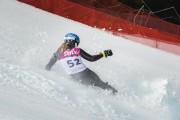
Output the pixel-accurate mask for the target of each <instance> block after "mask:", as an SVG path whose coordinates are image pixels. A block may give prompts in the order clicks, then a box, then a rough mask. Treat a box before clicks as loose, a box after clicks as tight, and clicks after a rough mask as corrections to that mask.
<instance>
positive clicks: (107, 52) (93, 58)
mask: <svg viewBox="0 0 180 120" xmlns="http://www.w3.org/2000/svg"><path fill="white" fill-rule="evenodd" d="M80 52H81V56H82V57H83V58H84V59H86V60H88V61H91V62H94V61H97V60H99V59H100V58H102V57H107V56H111V55H112V51H111V50H105V51H103V52H100V53H99V54H98V55H90V54H88V53H86V52H85V51H84V50H83V49H80Z"/></svg>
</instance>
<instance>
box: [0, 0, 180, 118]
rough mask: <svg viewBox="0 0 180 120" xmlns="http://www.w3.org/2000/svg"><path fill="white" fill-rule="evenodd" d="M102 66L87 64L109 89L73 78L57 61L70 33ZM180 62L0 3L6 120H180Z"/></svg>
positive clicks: (10, 0)
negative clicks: (102, 56) (54, 57)
mask: <svg viewBox="0 0 180 120" xmlns="http://www.w3.org/2000/svg"><path fill="white" fill-rule="evenodd" d="M69 32H74V33H76V34H78V35H79V36H80V39H81V43H80V45H79V47H81V48H82V49H84V50H85V51H87V52H88V53H90V54H96V53H99V52H100V51H102V50H105V49H112V51H113V53H114V55H113V56H112V57H108V58H107V59H101V60H99V61H97V62H93V63H92V62H88V61H86V60H83V62H84V63H85V64H86V66H87V67H89V68H90V69H92V70H93V71H95V72H96V73H97V74H98V75H99V76H100V77H101V78H102V80H103V81H105V82H109V84H110V85H112V86H113V87H115V88H117V89H118V91H119V94H118V95H116V96H114V95H112V94H111V92H109V91H104V90H101V89H99V88H96V87H86V86H83V85H81V84H79V83H76V82H74V81H73V80H71V79H70V78H69V77H68V76H67V75H66V74H65V72H64V70H63V69H62V67H61V66H60V62H57V63H56V64H55V65H54V66H53V68H52V70H51V71H46V70H45V69H44V67H45V65H46V64H47V62H48V61H49V59H50V57H51V55H52V54H53V53H54V52H55V51H56V49H57V48H58V47H59V46H60V44H61V43H62V42H63V37H64V35H65V34H66V33H69ZM179 73H180V57H179V56H176V55H173V54H170V53H167V52H164V51H160V50H157V49H154V48H150V47H147V46H143V45H141V44H138V43H134V42H132V41H130V40H127V39H125V38H122V37H117V36H113V35H111V34H110V33H107V32H105V31H102V30H98V29H96V28H92V27H89V26H86V25H83V24H81V23H78V22H75V21H73V20H69V19H66V18H63V17H59V16H57V15H53V14H51V13H47V12H45V11H42V10H40V9H37V8H34V7H32V6H29V5H26V4H23V3H20V2H18V1H15V0H0V120H180V116H179V113H180V88H179V85H180V81H179V80H180V74H179Z"/></svg>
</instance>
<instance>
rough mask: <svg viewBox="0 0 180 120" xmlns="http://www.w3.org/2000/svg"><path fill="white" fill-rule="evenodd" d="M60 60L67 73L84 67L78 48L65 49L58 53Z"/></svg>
mask: <svg viewBox="0 0 180 120" xmlns="http://www.w3.org/2000/svg"><path fill="white" fill-rule="evenodd" d="M60 62H61V64H62V66H63V68H64V69H65V71H66V72H67V74H74V73H78V72H81V71H83V70H85V69H86V66H85V65H84V64H83V63H82V60H81V55H80V49H79V48H73V49H70V50H65V51H64V52H63V53H62V54H61V55H60Z"/></svg>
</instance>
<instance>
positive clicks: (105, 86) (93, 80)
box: [88, 69, 118, 93]
mask: <svg viewBox="0 0 180 120" xmlns="http://www.w3.org/2000/svg"><path fill="white" fill-rule="evenodd" d="M88 76H90V77H91V85H94V86H97V87H100V88H102V89H107V90H112V92H113V93H116V92H118V91H117V90H116V89H115V88H113V87H112V86H110V85H109V84H108V82H106V83H105V82H103V81H102V80H101V79H100V78H99V76H98V75H97V74H96V73H95V72H93V71H92V70H90V69H88Z"/></svg>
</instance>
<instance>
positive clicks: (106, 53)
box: [101, 50, 113, 57]
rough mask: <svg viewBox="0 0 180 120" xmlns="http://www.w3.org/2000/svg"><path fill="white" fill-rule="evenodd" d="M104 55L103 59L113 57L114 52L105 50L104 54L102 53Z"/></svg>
mask: <svg viewBox="0 0 180 120" xmlns="http://www.w3.org/2000/svg"><path fill="white" fill-rule="evenodd" d="M101 53H102V54H103V57H107V56H112V55H113V53H112V50H104V51H103V52H101Z"/></svg>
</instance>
